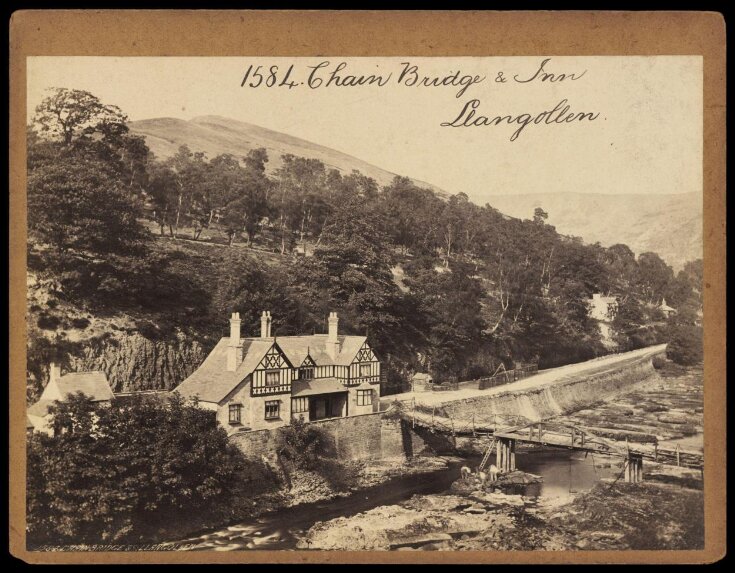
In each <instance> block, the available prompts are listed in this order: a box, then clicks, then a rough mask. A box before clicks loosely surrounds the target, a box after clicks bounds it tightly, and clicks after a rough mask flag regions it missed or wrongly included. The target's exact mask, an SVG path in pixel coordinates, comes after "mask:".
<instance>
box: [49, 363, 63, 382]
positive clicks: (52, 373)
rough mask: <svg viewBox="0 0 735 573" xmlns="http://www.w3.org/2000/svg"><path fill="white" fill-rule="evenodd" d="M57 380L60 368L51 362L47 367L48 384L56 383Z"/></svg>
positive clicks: (59, 375) (59, 376)
mask: <svg viewBox="0 0 735 573" xmlns="http://www.w3.org/2000/svg"><path fill="white" fill-rule="evenodd" d="M59 378H61V366H59V365H58V364H56V363H55V362H52V363H51V364H50V365H49V369H48V382H49V384H52V383H53V382H56V381H57V380H58V379H59Z"/></svg>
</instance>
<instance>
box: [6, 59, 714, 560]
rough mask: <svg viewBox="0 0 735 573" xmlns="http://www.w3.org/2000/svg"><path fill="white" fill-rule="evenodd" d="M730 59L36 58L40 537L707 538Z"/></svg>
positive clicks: (31, 290) (32, 282)
mask: <svg viewBox="0 0 735 573" xmlns="http://www.w3.org/2000/svg"><path fill="white" fill-rule="evenodd" d="M704 65H705V62H704V59H703V57H702V56H699V55H650V56H638V55H636V56H632V55H631V56H626V55H615V56H613V55H609V56H590V55H579V56H576V55H566V56H564V55H562V56H555V55H539V56H491V55H488V56H435V57H425V56H412V55H405V56H390V57H385V56H380V57H378V56H364V57H355V56H344V57H341V56H338V55H337V56H329V57H323V56H319V57H317V56H308V57H307V56H288V57H286V56H273V57H268V56H247V57H245V56H237V57H235V56H228V57H224V56H220V57H212V56H209V57H204V56H187V57H181V56H167V57H160V56H137V57H133V56H44V55H33V56H28V57H27V58H26V61H25V66H26V73H25V86H24V89H25V101H26V106H25V111H26V115H25V118H24V122H25V143H24V147H25V150H24V151H25V160H26V163H25V166H24V169H25V172H26V175H25V196H26V201H27V211H26V229H25V230H26V244H25V257H26V268H25V291H26V299H25V308H24V309H23V314H24V317H25V329H26V332H25V336H26V338H25V353H26V354H25V356H26V363H25V372H26V376H25V399H26V403H25V422H26V429H25V440H26V443H25V460H26V466H25V476H24V479H25V500H24V503H25V548H26V550H27V551H28V552H34V553H39V554H54V553H69V552H89V553H99V552H171V553H185V552H202V551H206V552H233V553H242V554H252V553H257V552H262V551H264V550H269V551H276V552H302V551H303V552H335V553H337V552H346V551H348V552H365V554H368V553H369V552H414V553H419V552H427V551H434V552H444V553H446V554H451V553H454V552H460V553H461V552H492V551H511V552H539V553H544V552H550V553H553V552H601V551H613V552H624V551H631V550H653V551H702V550H704V549H705V521H706V520H705V488H704V481H705V454H704V450H705V433H706V432H705V408H704V403H705V392H704V360H705V347H704V329H705V327H706V325H705V321H704V316H705V312H704V293H705V286H704V283H705V281H704V272H705V271H704V236H705V226H704V225H705V223H704V220H705V215H704V194H705V175H704V169H703V162H704V139H705V137H704V107H705V106H704V101H703V93H704V90H703V88H704V83H703V82H704ZM671 78H676V83H675V84H672V81H671ZM722 376H723V381H724V372H723V373H722ZM15 407H18V405H17V404H16V405H15ZM708 467H709V466H708Z"/></svg>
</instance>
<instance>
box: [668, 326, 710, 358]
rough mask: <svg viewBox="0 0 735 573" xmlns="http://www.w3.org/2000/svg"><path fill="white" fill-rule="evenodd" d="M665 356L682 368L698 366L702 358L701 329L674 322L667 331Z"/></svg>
mask: <svg viewBox="0 0 735 573" xmlns="http://www.w3.org/2000/svg"><path fill="white" fill-rule="evenodd" d="M669 337H670V338H669V343H668V345H667V346H666V356H667V357H668V358H669V359H670V360H672V361H673V362H676V363H677V364H681V365H683V366H692V365H694V364H699V363H701V362H702V360H703V358H704V343H703V338H702V327H701V326H698V325H695V324H686V323H683V322H678V321H676V322H675V323H674V324H673V325H672V326H671V328H670V331H669Z"/></svg>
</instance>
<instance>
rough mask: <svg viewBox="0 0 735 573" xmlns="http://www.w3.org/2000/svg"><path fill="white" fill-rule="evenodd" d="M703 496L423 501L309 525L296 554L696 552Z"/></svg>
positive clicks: (603, 494) (641, 489) (627, 489)
mask: <svg viewBox="0 0 735 573" xmlns="http://www.w3.org/2000/svg"><path fill="white" fill-rule="evenodd" d="M703 543H704V514H703V495H702V492H701V491H699V490H696V489H682V488H681V487H679V486H674V485H669V484H661V483H652V482H651V483H640V484H627V483H622V482H616V483H615V484H614V485H613V483H612V482H610V481H604V482H600V483H598V485H596V486H595V487H594V488H593V489H592V490H591V491H589V492H586V493H583V494H580V495H578V496H577V497H576V498H575V499H574V500H573V501H572V502H571V503H569V504H566V505H563V506H561V507H560V506H556V505H554V504H545V503H544V500H543V499H542V498H533V497H523V496H521V495H507V494H503V493H487V492H482V491H475V492H472V493H470V494H468V495H457V494H449V495H423V496H414V497H412V498H411V499H410V500H408V501H406V502H403V503H400V504H396V505H391V506H383V507H378V508H375V509H372V510H370V511H367V512H364V513H362V514H359V515H355V516H352V517H349V518H337V519H334V520H330V521H325V522H320V523H317V524H315V525H314V526H313V527H312V528H311V529H310V530H309V531H308V532H306V534H305V535H304V537H303V539H302V540H301V541H300V542H299V544H298V547H299V548H301V549H324V550H389V549H397V550H411V549H419V550H449V551H463V550H475V551H477V550H482V551H488V550H495V551H508V550H511V551H513V550H514V551H519V550H523V551H527V550H546V551H561V550H580V549H584V550H624V549H655V550H660V549H701V548H702V547H703Z"/></svg>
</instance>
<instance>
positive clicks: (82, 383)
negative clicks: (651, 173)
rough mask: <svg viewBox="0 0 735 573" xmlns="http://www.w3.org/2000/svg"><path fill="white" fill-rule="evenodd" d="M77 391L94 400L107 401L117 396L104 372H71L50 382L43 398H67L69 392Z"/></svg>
mask: <svg viewBox="0 0 735 573" xmlns="http://www.w3.org/2000/svg"><path fill="white" fill-rule="evenodd" d="M77 392H83V393H84V394H86V395H87V396H90V397H91V398H92V401H93V402H105V401H108V400H112V399H113V398H114V397H115V396H114V394H113V393H112V389H111V388H110V384H109V383H108V382H107V376H106V375H105V373H104V372H100V371H94V372H69V373H68V374H64V375H63V376H61V377H59V378H58V379H56V380H55V381H53V382H49V383H48V384H47V385H46V388H44V390H43V394H41V400H49V401H52V400H65V399H66V397H67V396H68V395H69V394H75V393H77Z"/></svg>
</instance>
